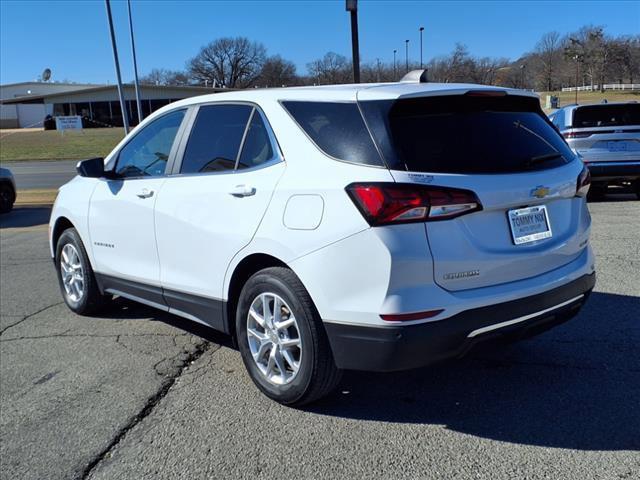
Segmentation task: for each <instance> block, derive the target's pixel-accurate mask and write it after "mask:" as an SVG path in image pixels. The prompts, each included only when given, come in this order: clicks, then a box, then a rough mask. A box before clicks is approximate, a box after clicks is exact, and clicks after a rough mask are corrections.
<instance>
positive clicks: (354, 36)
mask: <svg viewBox="0 0 640 480" xmlns="http://www.w3.org/2000/svg"><path fill="white" fill-rule="evenodd" d="M346 10H347V12H349V13H350V14H351V52H352V53H351V55H352V63H353V82H354V83H360V48H359V45H358V0H346Z"/></svg>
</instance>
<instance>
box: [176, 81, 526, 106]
mask: <svg viewBox="0 0 640 480" xmlns="http://www.w3.org/2000/svg"><path fill="white" fill-rule="evenodd" d="M470 90H486V91H503V92H505V93H507V94H510V95H522V96H528V97H533V98H538V95H537V94H535V93H533V92H529V91H525V90H516V89H512V88H503V87H495V86H488V85H474V84H461V83H409V82H394V83H356V84H346V85H320V86H312V87H285V88H256V89H247V90H236V91H226V92H224V93H217V94H216V95H215V97H214V96H213V95H204V96H199V97H190V98H188V99H185V100H181V101H180V104H181V105H191V104H194V103H202V102H206V101H225V100H226V101H238V100H253V101H260V100H272V101H286V100H308V101H312V100H315V101H318V100H321V101H335V102H340V101H343V102H344V101H355V100H395V99H397V98H401V97H402V98H410V97H423V96H427V95H442V94H448V95H461V94H464V93H467V92H469V91H470Z"/></svg>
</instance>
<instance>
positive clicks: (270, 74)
mask: <svg viewBox="0 0 640 480" xmlns="http://www.w3.org/2000/svg"><path fill="white" fill-rule="evenodd" d="M295 83H298V77H297V75H296V66H295V65H294V64H293V63H292V62H290V61H288V60H285V59H283V58H282V57H281V56H280V55H275V56H273V57H269V58H267V60H266V61H265V62H264V64H263V65H262V70H261V71H260V78H259V80H258V84H259V86H261V87H286V86H288V85H292V84H295Z"/></svg>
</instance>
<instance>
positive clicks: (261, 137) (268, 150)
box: [238, 110, 273, 170]
mask: <svg viewBox="0 0 640 480" xmlns="http://www.w3.org/2000/svg"><path fill="white" fill-rule="evenodd" d="M272 159H273V147H272V146H271V140H270V139H269V133H268V131H267V127H266V126H265V124H264V122H263V121H262V116H261V115H260V113H259V112H258V111H257V110H254V111H253V115H252V116H251V122H250V123H249V129H248V130H247V135H246V137H245V139H244V144H243V145H242V153H240V160H239V161H238V170H240V169H243V168H252V167H259V166H261V165H264V164H265V163H267V162H268V161H269V160H272Z"/></svg>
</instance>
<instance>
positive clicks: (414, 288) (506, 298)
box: [50, 82, 595, 404]
mask: <svg viewBox="0 0 640 480" xmlns="http://www.w3.org/2000/svg"><path fill="white" fill-rule="evenodd" d="M78 172H79V174H80V175H79V176H78V177H76V178H75V179H73V180H72V181H70V182H69V183H68V184H66V185H64V186H63V187H62V188H61V189H60V193H59V195H58V198H57V201H56V203H55V206H54V208H53V212H52V215H51V223H50V244H51V254H52V256H53V258H54V261H55V266H56V269H57V272H58V277H59V280H60V286H61V291H62V295H63V297H64V300H65V301H66V303H67V305H68V306H69V308H71V309H72V310H73V311H75V312H77V313H80V314H89V313H92V312H95V311H96V310H98V309H99V308H100V307H101V306H102V305H104V303H105V302H106V301H107V300H108V299H109V298H110V297H111V296H113V295H117V296H122V297H126V298H129V299H133V300H136V301H139V302H141V303H144V304H146V305H151V306H153V307H157V308H159V309H162V310H164V311H168V312H171V313H174V314H176V315H179V316H181V317H184V318H185V319H187V320H190V321H195V322H199V323H202V324H205V325H208V326H210V327H213V328H215V329H217V330H220V331H222V332H225V333H227V334H230V335H232V336H233V337H234V338H235V340H236V342H237V345H238V347H239V350H240V353H241V355H242V358H243V360H244V363H245V366H246V368H247V370H248V372H249V375H250V376H251V378H252V380H253V381H254V382H255V384H256V385H257V386H258V387H259V388H260V390H262V392H264V393H265V394H266V395H268V396H269V397H271V398H273V399H275V400H277V401H279V402H281V403H284V404H304V403H308V402H311V401H313V400H316V399H318V398H320V397H322V396H323V395H326V394H327V393H329V392H330V391H331V390H332V389H333V388H334V387H335V386H336V385H337V383H338V381H339V379H340V374H341V371H342V370H344V369H357V370H373V371H394V370H402V369H408V368H415V367H420V366H423V365H426V364H429V363H432V362H434V361H437V360H442V359H445V358H450V357H456V356H460V355H462V354H464V353H465V352H466V351H467V350H468V349H469V348H470V347H472V346H473V345H474V344H475V343H477V342H479V341H483V340H486V339H488V338H494V337H496V336H506V337H509V338H511V339H517V338H522V337H525V336H529V335H532V334H535V333H538V332H540V331H543V330H545V329H547V328H549V327H551V326H553V325H556V324H558V323H561V322H563V321H565V320H567V319H569V318H571V317H573V316H574V315H575V314H576V313H577V312H578V310H579V309H580V308H581V306H582V305H583V304H584V302H585V301H586V299H587V297H588V295H589V293H590V292H591V290H592V288H593V286H594V283H595V273H594V256H593V253H592V250H591V248H590V246H589V231H590V224H591V219H590V216H589V212H588V210H587V205H586V202H585V195H586V193H587V191H588V188H589V175H588V171H587V169H585V168H584V166H583V165H582V163H581V162H580V161H579V160H578V159H577V158H576V157H575V155H574V154H573V152H572V151H571V150H570V149H569V148H568V147H567V145H566V143H565V142H564V140H563V139H562V137H561V136H560V135H559V134H558V133H557V132H556V130H555V129H554V128H553V127H552V125H551V123H550V122H549V121H548V119H547V117H546V116H545V115H544V114H543V112H542V111H541V109H540V105H539V100H538V98H537V97H536V96H534V95H532V94H530V93H528V92H523V91H516V90H510V89H503V88H496V87H485V86H479V85H456V84H431V83H420V82H401V83H392V84H360V85H342V86H322V87H307V88H283V89H271V90H250V91H237V92H228V93H222V94H214V95H206V96H202V97H195V98H190V99H187V100H183V101H179V102H176V103H172V104H170V105H168V106H166V107H164V108H163V109H161V110H159V111H158V112H156V113H154V114H153V115H151V116H150V117H149V118H147V119H146V120H145V121H144V122H143V123H142V124H141V125H140V126H138V127H137V128H136V129H135V130H134V131H133V132H132V133H131V134H129V135H128V136H127V137H126V138H125V139H124V140H123V141H122V142H121V143H120V144H119V145H118V146H117V147H116V148H115V149H114V151H113V152H112V153H111V154H110V155H109V156H108V157H107V158H106V159H105V160H104V161H103V160H102V159H91V160H86V161H83V162H80V163H79V165H78Z"/></svg>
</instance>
